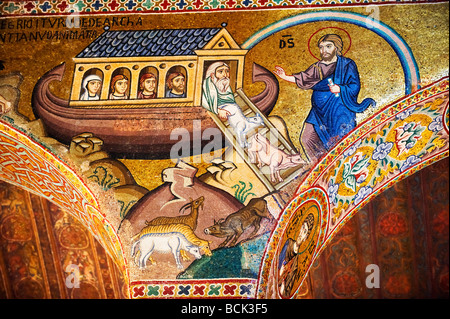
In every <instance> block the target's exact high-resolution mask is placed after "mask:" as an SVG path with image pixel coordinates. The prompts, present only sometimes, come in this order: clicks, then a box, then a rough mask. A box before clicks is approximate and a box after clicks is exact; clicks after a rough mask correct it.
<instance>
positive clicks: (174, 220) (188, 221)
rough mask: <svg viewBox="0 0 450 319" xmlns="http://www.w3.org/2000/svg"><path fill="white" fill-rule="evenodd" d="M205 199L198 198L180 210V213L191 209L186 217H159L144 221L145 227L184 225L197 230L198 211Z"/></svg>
mask: <svg viewBox="0 0 450 319" xmlns="http://www.w3.org/2000/svg"><path fill="white" fill-rule="evenodd" d="M204 200H205V198H204V197H203V196H200V197H199V198H197V199H196V200H192V199H191V202H190V203H187V204H186V205H184V206H183V207H181V208H180V212H181V211H182V210H184V209H186V208H189V207H190V208H191V212H190V213H189V214H188V215H184V216H176V217H167V216H161V217H156V218H155V219H152V220H151V221H145V225H147V226H158V225H168V224H185V225H188V226H189V227H191V228H192V230H195V229H196V228H197V220H198V209H199V207H200V206H201V207H202V208H203V202H204Z"/></svg>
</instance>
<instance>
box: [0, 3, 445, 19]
mask: <svg viewBox="0 0 450 319" xmlns="http://www.w3.org/2000/svg"><path fill="white" fill-rule="evenodd" d="M439 2H447V1H442V0H435V1H433V0H415V1H411V0H384V1H383V0H64V1H57V0H39V1H4V2H1V3H0V15H2V16H16V17H17V16H33V15H62V14H66V15H67V14H71V13H76V12H77V13H80V14H110V13H118V14H126V13H162V12H196V11H222V10H254V9H291V8H305V7H335V6H339V7H342V6H354V5H385V4H395V5H398V4H411V3H439Z"/></svg>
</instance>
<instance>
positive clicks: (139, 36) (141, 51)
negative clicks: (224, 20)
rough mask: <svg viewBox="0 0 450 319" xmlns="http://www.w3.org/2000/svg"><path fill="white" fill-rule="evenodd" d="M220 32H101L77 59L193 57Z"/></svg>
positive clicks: (211, 29)
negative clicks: (195, 51) (196, 51)
mask: <svg viewBox="0 0 450 319" xmlns="http://www.w3.org/2000/svg"><path fill="white" fill-rule="evenodd" d="M220 30H221V29H220V28H201V29H165V30H145V31H105V32H104V33H103V34H101V35H100V36H99V37H98V38H97V39H96V40H95V41H94V42H92V43H91V44H90V45H89V46H88V47H86V48H85V49H84V50H83V51H81V52H80V53H79V54H78V55H77V58H95V57H105V58H106V57H108V58H109V57H144V56H180V55H195V53H194V50H198V49H202V48H203V47H204V46H205V45H206V44H207V43H208V42H209V41H210V40H211V39H212V38H213V37H214V36H215V35H216V34H217V33H218V32H219V31H220Z"/></svg>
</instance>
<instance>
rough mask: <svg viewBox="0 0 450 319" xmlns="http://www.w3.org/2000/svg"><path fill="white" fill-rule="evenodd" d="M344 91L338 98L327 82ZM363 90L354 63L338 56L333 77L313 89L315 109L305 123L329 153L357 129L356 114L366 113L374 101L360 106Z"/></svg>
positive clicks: (313, 105)
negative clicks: (361, 91) (359, 96)
mask: <svg viewBox="0 0 450 319" xmlns="http://www.w3.org/2000/svg"><path fill="white" fill-rule="evenodd" d="M329 78H331V79H332V80H333V82H334V84H337V85H339V86H340V88H341V92H340V94H339V97H336V96H335V94H334V93H331V92H330V88H329V83H328V79H329ZM360 88H361V85H360V81H359V73H358V69H357V67H356V64H355V62H354V61H353V60H351V59H349V58H346V57H342V56H338V60H337V64H336V69H335V71H334V74H332V75H330V76H328V77H326V78H324V79H323V80H321V81H319V82H318V83H317V84H315V85H314V86H313V87H312V90H313V94H312V97H311V104H312V108H311V111H310V113H309V115H308V117H307V118H306V122H307V123H310V124H312V125H314V128H315V131H316V132H317V135H319V138H320V140H321V141H322V143H323V145H324V146H325V148H326V149H327V150H329V149H330V148H331V147H332V146H333V145H334V144H335V143H336V142H337V141H338V140H340V139H341V138H342V137H344V136H345V135H346V134H347V133H349V132H350V131H351V130H353V129H354V128H355V127H356V113H360V112H364V111H365V110H366V109H367V108H368V107H369V106H370V105H375V101H374V100H373V99H370V98H367V99H364V100H363V101H362V102H361V103H358V94H359V90H360Z"/></svg>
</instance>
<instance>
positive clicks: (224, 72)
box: [211, 65, 230, 93]
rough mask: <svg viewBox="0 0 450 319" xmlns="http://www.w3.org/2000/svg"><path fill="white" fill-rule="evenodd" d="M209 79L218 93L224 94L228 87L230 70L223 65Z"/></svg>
mask: <svg viewBox="0 0 450 319" xmlns="http://www.w3.org/2000/svg"><path fill="white" fill-rule="evenodd" d="M211 79H212V81H213V83H214V85H215V86H216V88H217V89H218V90H219V92H220V93H225V92H226V91H227V90H228V88H229V87H230V69H229V68H228V67H227V66H225V65H224V66H221V67H218V68H217V69H216V71H215V72H214V74H211Z"/></svg>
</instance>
